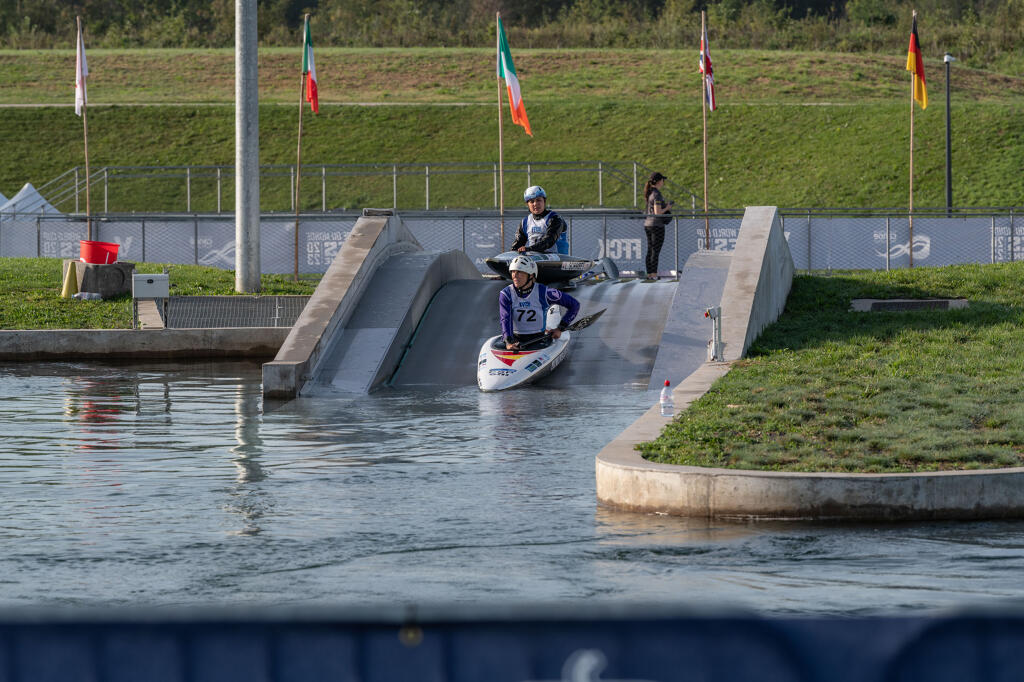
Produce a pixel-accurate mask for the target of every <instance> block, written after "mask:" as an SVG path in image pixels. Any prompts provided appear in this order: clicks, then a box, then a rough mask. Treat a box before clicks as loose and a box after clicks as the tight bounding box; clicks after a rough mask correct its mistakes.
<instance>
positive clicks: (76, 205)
mask: <svg viewBox="0 0 1024 682" xmlns="http://www.w3.org/2000/svg"><path fill="white" fill-rule="evenodd" d="M78 183H79V180H78V166H75V213H78V212H79V210H78Z"/></svg>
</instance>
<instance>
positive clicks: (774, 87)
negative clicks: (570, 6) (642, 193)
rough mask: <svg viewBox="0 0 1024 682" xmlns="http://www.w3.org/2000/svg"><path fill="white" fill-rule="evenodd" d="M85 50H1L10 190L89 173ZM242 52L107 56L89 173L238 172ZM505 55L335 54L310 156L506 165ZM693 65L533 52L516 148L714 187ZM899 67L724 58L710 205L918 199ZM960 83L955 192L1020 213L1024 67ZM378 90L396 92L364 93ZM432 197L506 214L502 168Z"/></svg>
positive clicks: (145, 200)
mask: <svg viewBox="0 0 1024 682" xmlns="http://www.w3.org/2000/svg"><path fill="white" fill-rule="evenodd" d="M55 56H56V57H57V59H56V60H54V57H55ZM72 60H73V55H72V53H71V51H64V52H61V51H53V52H47V51H25V52H21V51H0V103H8V104H18V105H43V106H40V107H35V106H33V107H27V108H26V107H21V106H18V107H5V108H0V139H3V140H4V151H5V156H4V161H5V162H4V164H2V166H0V193H3V194H5V195H6V196H11V195H12V194H14V193H15V192H16V191H17V190H18V189H19V188H20V187H21V185H22V184H24V183H25V182H31V183H33V184H34V185H36V186H37V187H38V186H39V185H41V184H42V183H45V182H46V181H47V180H50V179H51V178H54V177H56V176H57V175H59V174H61V173H63V172H64V171H66V170H68V169H69V168H72V167H74V166H81V165H83V163H84V153H83V147H82V126H81V119H79V118H78V117H76V116H74V115H73V114H72V113H71V109H70V106H71V103H72V91H71V89H70V88H69V87H68V82H67V77H66V73H69V72H71V71H73V61H72ZM232 60H233V54H232V51H230V50H124V51H106V50H97V51H96V52H95V54H91V55H90V66H91V71H92V75H91V76H90V91H89V92H90V98H91V99H90V101H91V102H92V106H91V108H90V109H89V151H90V162H91V165H92V167H93V168H99V167H102V166H105V165H109V166H116V165H127V166H131V165H201V164H226V165H228V164H232V163H233V162H234V109H233V107H232V106H231V105H230V102H231V101H232V98H233V83H234V81H233V66H232ZM55 61H56V64H55V63H54V62H55ZM492 62H493V54H492V51H491V50H483V49H443V48H436V49H426V48H417V49H409V50H399V49H381V50H373V49H351V50H349V49H324V50H318V52H317V64H318V71H319V75H320V79H321V81H322V83H321V98H322V102H323V105H322V108H321V112H322V113H321V114H320V115H319V116H313V115H311V114H309V113H308V110H307V113H306V115H305V116H304V119H303V121H304V123H303V125H304V140H303V163H305V164H320V163H326V164H336V163H387V164H390V163H443V162H451V161H459V162H481V163H494V162H496V161H497V160H498V145H497V137H498V133H497V115H496V111H495V108H496V99H497V86H496V81H495V79H494V72H493V63H492ZM695 62H696V59H695V57H694V55H693V53H692V51H689V50H661V51H657V50H522V51H521V52H520V53H517V68H518V70H519V73H520V77H521V79H522V85H523V93H524V98H525V100H526V103H527V111H528V113H529V116H530V120H531V123H532V124H533V129H534V137H533V138H530V137H527V136H526V135H524V134H523V133H522V131H521V130H520V129H519V128H517V127H514V126H512V125H511V124H510V123H509V122H508V121H507V118H508V117H507V116H506V129H505V160H506V161H507V162H509V163H513V162H515V163H522V162H540V161H566V160H570V161H572V160H584V159H587V160H604V161H621V160H636V161H639V162H641V163H643V164H645V165H647V166H650V167H652V168H656V169H659V170H662V171H663V172H665V173H666V174H667V175H669V177H670V182H671V183H675V186H677V188H678V187H679V186H681V187H685V188H688V189H690V190H692V191H694V192H695V193H696V194H697V195H698V196H700V195H702V193H703V169H702V162H701V156H702V144H701V138H702V116H701V107H700V95H699V92H700V90H699V88H700V82H699V78H698V76H697V75H696V74H695V73H694V70H695V67H694V64H695ZM297 63H298V50H297V49H295V50H288V49H283V48H280V49H270V50H261V71H260V90H261V95H260V96H261V102H262V103H263V105H262V106H261V109H260V145H261V149H260V161H261V163H263V164H271V163H280V164H292V163H294V161H295V152H296V129H297V123H298V115H297V111H296V101H297V99H298V79H297V77H296V73H295V71H296V65H297ZM904 65H905V57H904V56H900V55H883V56H879V55H865V54H841V53H815V52H807V53H785V58H784V59H783V58H780V53H779V52H771V51H755V50H722V51H720V52H719V53H717V55H716V74H717V75H716V79H717V81H718V86H717V87H718V98H719V103H720V108H719V110H718V111H716V112H714V113H712V114H710V116H709V136H710V138H709V151H708V153H709V161H710V178H709V198H710V201H711V203H712V205H713V206H716V207H719V208H740V207H743V206H749V205H764V204H770V205H776V206H784V207H866V206H873V207H899V206H906V204H907V201H908V194H909V173H908V169H907V166H908V154H909V104H908V102H909V97H908V93H909V81H908V80H907V73H906V71H905V69H904ZM928 66H929V67H930V69H931V71H930V72H929V73H930V74H932V75H930V78H929V81H928V82H929V92H930V98H931V104H930V106H929V107H928V109H926V110H924V111H921V110H918V111H917V113H916V120H915V139H916V150H915V180H914V185H915V193H914V204H915V206H917V207H928V206H943V205H944V204H945V106H944V97H943V90H942V88H943V85H944V83H943V79H942V78H941V75H942V70H941V64H940V63H938V62H932V61H929V62H928ZM954 78H955V80H954V91H953V105H952V108H951V112H950V113H951V120H952V130H953V140H952V142H953V166H952V167H953V188H954V202H955V204H956V205H958V206H968V207H978V206H1012V205H1018V204H1019V203H1020V198H1021V196H1024V174H1021V173H1020V172H1019V169H1020V168H1021V167H1024V139H1022V138H1024V78H1021V77H1019V76H1011V75H1005V74H999V73H993V72H985V71H979V70H974V69H968V68H966V67H962V66H959V65H958V67H957V69H956V70H955V71H954ZM361 102H375V103H381V104H382V105H381V106H353V104H355V103H361ZM170 103H178V104H179V105H171V104H170ZM391 103H396V104H391ZM398 103H400V104H398ZM135 104H141V105H144V106H135ZM41 131H46V134H45V135H42V134H41ZM521 180H525V179H524V178H519V177H514V178H507V179H506V183H507V184H506V195H508V196H512V197H514V196H515V195H516V193H517V192H516V191H514V190H515V189H517V188H518V185H519V184H522V183H521ZM534 181H535V182H541V183H542V184H544V185H545V187H546V188H549V189H553V190H554V191H553V192H552V195H553V196H552V199H553V205H555V206H556V207H558V206H561V207H568V206H579V205H588V206H592V205H594V204H596V194H597V193H596V179H593V178H587V179H585V180H584V179H583V178H582V176H572V175H549V176H547V177H545V176H544V175H543V174H541V175H540V176H535V177H534ZM224 184H225V187H224V189H223V193H222V205H223V206H227V207H230V206H233V202H234V198H233V187H232V186H231V185H232V183H231V182H226V183H224ZM609 184H611V183H609ZM303 187H304V188H305V191H304V198H303V204H304V206H306V207H309V208H319V207H320V194H319V185H318V183H316V184H314V183H309V182H304V183H303ZM615 191H619V194H615V193H614V192H615ZM609 192H610V196H608V197H607V198H606V202H605V203H606V205H618V206H622V205H632V197H631V187H629V188H624V187H620V188H619V190H610V191H609ZM677 192H679V193H681V190H680V189H677ZM327 194H328V196H327V204H328V207H329V208H342V207H347V208H354V207H362V206H367V205H390V204H391V185H390V181H388V180H387V179H379V180H376V181H368V180H359V179H352V178H347V179H340V178H337V179H332V180H331V181H330V182H329V184H328V192H327ZM261 195H262V199H261V200H262V204H263V208H264V210H285V211H287V210H289V209H290V202H289V199H288V197H289V181H288V180H287V178H279V179H272V180H271V179H268V180H266V181H265V182H264V183H263V185H262V186H261ZM95 198H96V197H95V196H94V199H95ZM675 198H676V199H678V200H680V201H681V202H683V203H686V202H687V200H688V197H685V196H676V197H675ZM109 200H110V209H111V210H112V211H118V212H120V211H167V210H183V208H184V206H185V185H184V182H183V181H181V182H176V183H174V182H167V183H163V184H160V185H143V184H142V183H141V182H138V183H135V184H126V183H123V184H120V185H116V184H115V185H112V186H111V194H110V197H109ZM398 201H399V207H400V208H407V209H408V208H422V206H423V182H422V179H421V178H411V177H410V178H403V179H402V180H401V182H400V187H399V200H398ZM431 205H432V206H433V207H441V206H449V207H460V208H475V207H490V206H492V205H493V183H492V180H491V178H490V176H478V177H469V176H465V177H458V178H454V179H448V180H442V179H440V178H435V179H433V180H432V186H431ZM63 208H65V209H67V210H70V209H68V207H63ZM215 208H216V199H215V195H214V184H213V182H212V181H208V183H207V185H206V186H205V187H204V186H202V184H201V183H199V184H198V185H197V186H195V187H194V188H193V210H215Z"/></svg>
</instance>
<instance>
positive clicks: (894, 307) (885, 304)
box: [850, 298, 967, 312]
mask: <svg viewBox="0 0 1024 682" xmlns="http://www.w3.org/2000/svg"><path fill="white" fill-rule="evenodd" d="M966 307H967V299H966V298H888V299H878V298H855V299H853V301H851V302H850V310H853V311H857V312H908V311H914V310H956V309H959V308H966Z"/></svg>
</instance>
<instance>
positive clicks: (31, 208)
mask: <svg viewBox="0 0 1024 682" xmlns="http://www.w3.org/2000/svg"><path fill="white" fill-rule="evenodd" d="M3 213H30V214H34V215H37V214H40V213H45V214H49V215H61V212H60V211H58V210H57V209H56V208H54V207H53V204H51V203H50V202H49V201H47V200H46V199H44V198H43V195H42V194H40V193H39V192H38V191H37V190H36V188H35V187H33V186H32V183H31V182H26V183H25V186H24V187H22V188H21V189H20V190H18V193H17V194H15V195H14V196H13V197H11V198H10V199H8V200H7V201H5V202H4V203H3V205H0V214H3Z"/></svg>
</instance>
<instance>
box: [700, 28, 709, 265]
mask: <svg viewBox="0 0 1024 682" xmlns="http://www.w3.org/2000/svg"><path fill="white" fill-rule="evenodd" d="M706 16H707V13H706V12H705V11H704V10H701V13H700V37H701V41H703V40H704V36H705V35H706V33H705V32H706V30H707V25H706V24H705V21H706ZM701 47H703V48H704V50H707V49H708V46H707V45H702V46H701ZM700 87H701V93H700V101H701V105H700V108H701V113H702V118H703V119H704V248H705V249H707V250H709V251H710V250H711V224H710V221H709V220H708V97H707V91H708V75H707V73H704V72H703V71H702V72H701V75H700Z"/></svg>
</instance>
